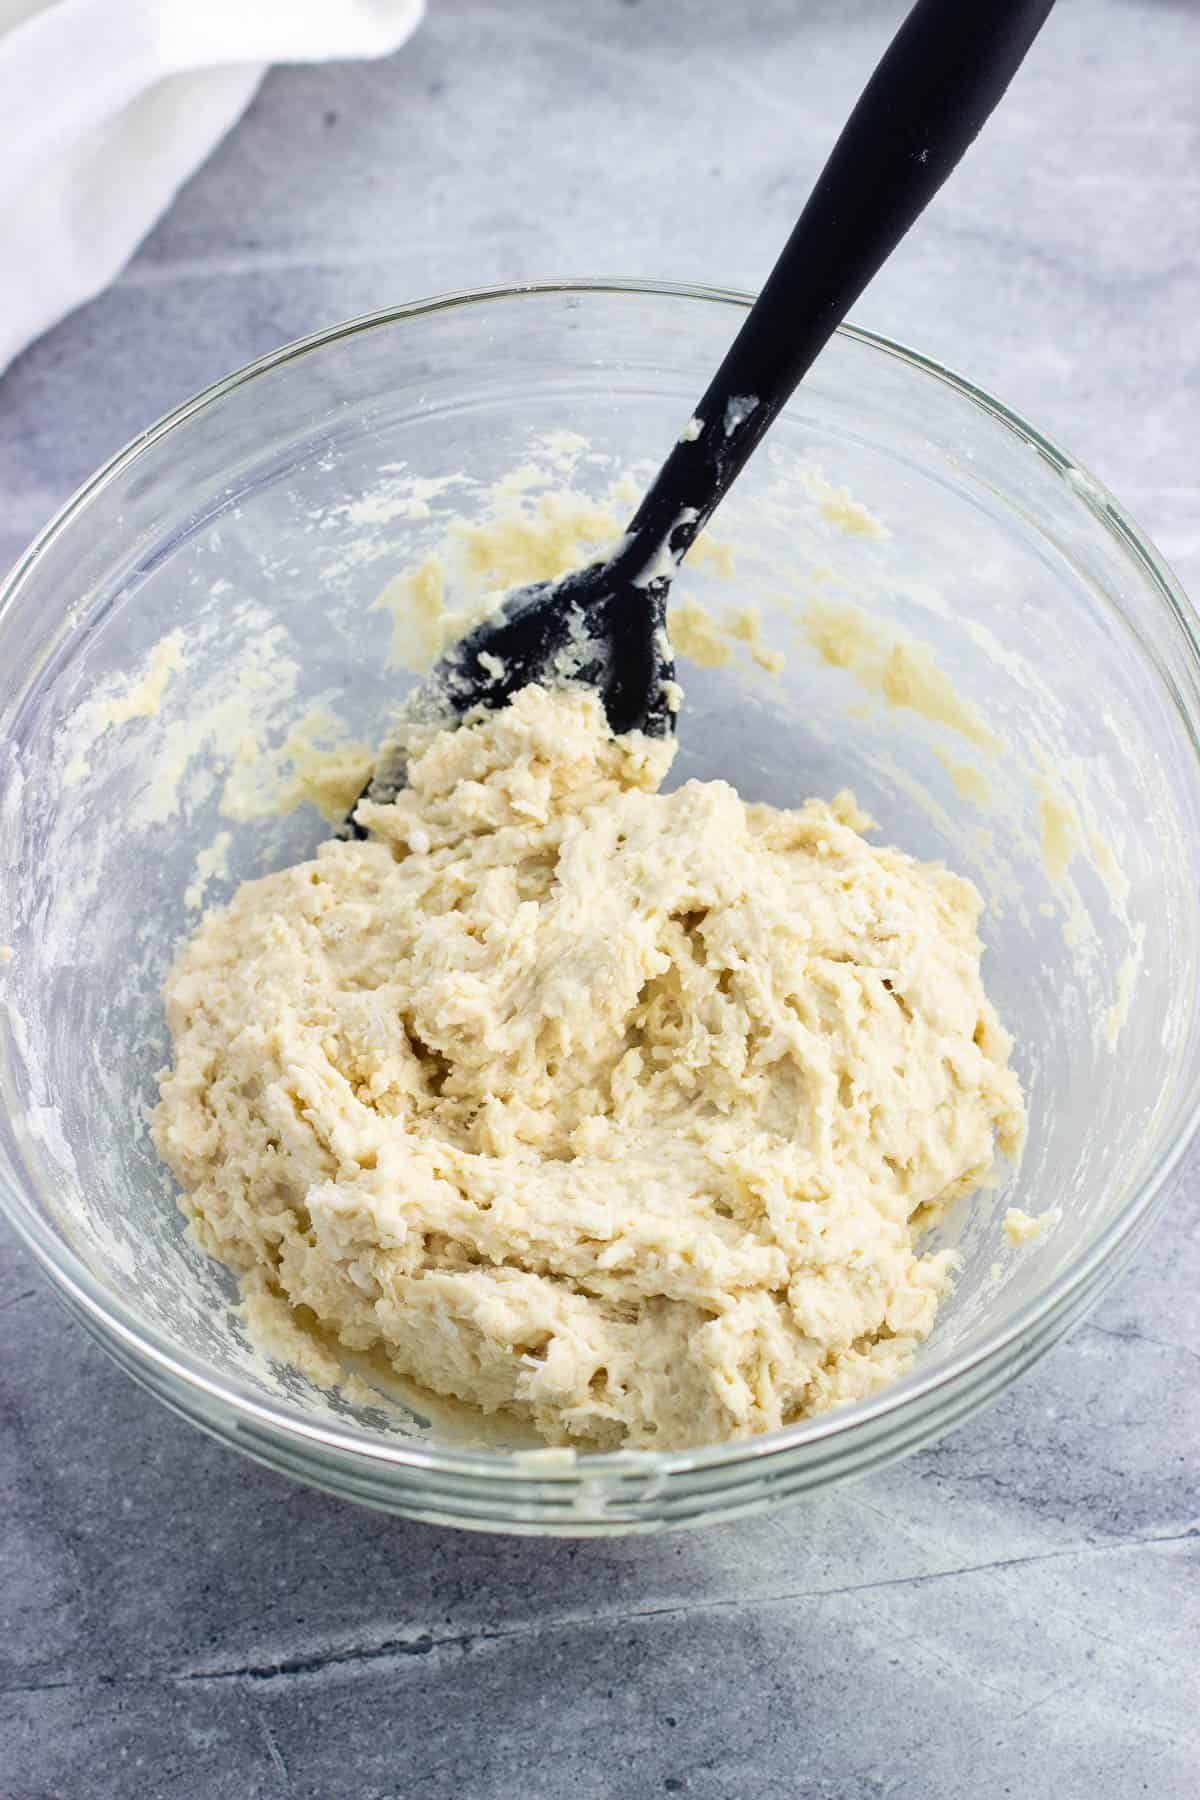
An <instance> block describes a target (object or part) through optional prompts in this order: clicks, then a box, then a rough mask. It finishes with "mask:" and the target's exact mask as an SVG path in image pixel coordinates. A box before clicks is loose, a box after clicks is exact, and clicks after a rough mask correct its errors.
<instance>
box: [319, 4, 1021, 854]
mask: <svg viewBox="0 0 1200 1800" xmlns="http://www.w3.org/2000/svg"><path fill="white" fill-rule="evenodd" d="M1052 4H1053V0H917V5H916V6H914V7H913V9H912V11H911V12H910V13H909V15H908V17H907V19H906V20H905V21H904V24H903V25H902V26H901V27H900V30H899V32H898V33H897V34H896V37H895V38H894V40H893V41H892V44H891V46H890V47H889V49H888V51H887V53H886V54H885V56H884V58H883V60H882V62H881V63H880V64H879V67H878V68H877V69H876V70H875V73H874V74H873V75H872V77H871V79H870V81H869V82H868V83H867V86H866V89H865V90H864V92H863V95H862V98H861V99H860V100H859V102H858V105H857V106H856V107H855V108H854V111H853V112H852V113H851V115H850V118H849V120H848V122H847V124H846V127H845V130H844V131H843V132H842V135H841V137H840V138H839V139H838V141H837V143H836V145H835V146H834V150H833V154H832V155H831V157H830V158H829V161H828V162H827V163H826V165H825V168H824V170H823V172H822V174H821V177H820V180H819V181H818V182H817V185H816V187H815V189H814V190H813V194H812V197H811V199H810V200H809V202H808V205H807V206H806V207H805V209H804V211H803V213H802V214H801V215H800V219H799V221H798V223H797V225H796V228H795V230H794V231H793V232H792V235H791V237H790V238H789V239H788V241H787V244H786V245H785V247H784V251H783V254H782V256H781V257H780V258H779V261H778V262H777V263H776V264H775V267H774V269H773V270H772V271H771V274H770V277H769V279H768V281H767V284H766V286H765V287H764V288H763V290H762V292H761V293H760V295H759V297H758V299H757V300H756V301H755V303H754V306H753V307H752V308H751V310H750V312H749V314H748V315H747V317H746V322H745V324H744V325H743V326H742V328H741V330H740V331H739V333H738V335H737V337H736V338H735V340H734V342H733V345H732V347H731V349H730V351H729V353H728V355H727V356H726V358H725V360H724V362H723V363H722V364H721V367H720V368H719V369H718V370H717V373H716V375H715V376H714V377H713V380H712V382H711V383H710V385H709V387H708V390H707V392H706V393H705V394H704V397H703V398H702V399H701V400H700V402H699V404H698V405H697V407H696V410H695V414H694V416H693V418H692V419H691V421H690V422H689V423H688V424H687V425H686V426H685V428H684V430H683V432H682V435H681V436H680V438H679V440H678V442H677V443H676V444H675V445H674V447H673V448H672V450H671V452H670V455H669V456H668V457H667V459H666V461H665V462H664V464H663V466H662V468H661V470H660V471H659V474H658V476H657V478H656V479H655V481H654V482H653V484H652V486H651V487H650V489H649V491H648V493H647V494H646V497H645V499H644V500H643V501H642V503H641V505H640V506H639V507H638V510H637V512H636V513H635V515H634V517H633V520H632V522H631V524H630V526H629V529H628V531H627V532H626V533H625V536H624V537H623V538H622V539H621V540H620V542H619V543H618V544H617V545H616V547H615V548H614V550H613V551H612V553H611V555H610V556H609V557H608V558H607V559H606V560H605V561H603V562H597V563H592V564H591V565H589V567H587V568H584V569H579V570H577V571H575V572H574V573H573V574H570V575H564V576H562V577H561V578H560V579H559V580H557V581H548V582H547V581H543V582H538V583H536V584H534V585H533V586H531V587H525V588H519V589H517V590H515V591H514V592H511V593H509V594H508V595H507V597H505V598H504V599H503V601H502V602H501V604H500V605H499V606H498V608H497V610H496V611H495V612H494V613H492V614H491V615H490V616H489V617H488V618H487V619H485V620H484V621H483V623H482V624H480V625H478V626H476V627H475V629H474V630H472V631H471V632H469V633H468V634H467V635H466V636H465V637H464V638H462V639H460V640H459V642H458V643H456V644H453V645H452V646H451V647H450V649H448V650H447V651H446V652H445V653H444V655H443V656H442V657H441V659H440V661H439V662H438V663H437V664H436V665H435V666H434V668H433V669H432V670H431V671H430V673H429V675H428V676H427V677H426V679H425V680H424V681H423V682H422V683H421V685H420V687H419V688H418V689H417V690H416V692H415V693H414V694H413V695H411V696H410V697H409V699H408V700H407V701H406V703H405V709H404V715H403V718H404V720H407V721H420V722H422V723H429V722H438V723H446V724H451V723H453V722H454V721H455V719H456V718H461V717H462V715H463V714H464V713H466V712H469V711H470V710H471V708H473V707H476V706H484V707H499V706H503V705H504V703H505V702H506V701H507V700H508V699H509V697H510V696H511V695H512V694H514V693H516V692H517V690H518V689H520V688H522V687H525V686H526V685H527V684H528V683H529V682H532V681H538V682H543V683H553V682H555V681H561V680H563V679H567V678H569V679H572V680H575V681H582V682H587V683H589V684H590V685H592V686H594V687H595V688H596V689H597V690H598V692H599V693H600V695H601V696H602V698H603V701H604V707H605V711H606V713H607V715H608V719H609V722H610V724H611V725H612V727H613V729H614V731H618V732H620V731H631V730H634V729H640V730H642V731H646V732H649V733H652V734H655V735H659V736H662V735H665V734H666V733H668V732H670V731H671V730H672V729H673V727H674V710H673V704H672V702H673V698H674V692H675V690H674V688H673V684H672V676H673V669H674V665H673V663H672V660H671V651H670V645H669V643H668V641H667V636H666V629H665V619H666V598H667V590H668V588H669V586H670V582H671V576H672V575H673V573H674V571H675V569H676V568H677V567H678V566H679V564H680V562H682V560H683V558H684V557H685V556H686V555H687V553H688V550H689V549H690V548H691V545H692V543H693V541H694V540H695V537H696V535H697V533H698V532H699V531H700V530H701V529H702V528H703V526H704V525H705V524H706V523H707V521H708V519H709V518H710V517H711V515H712V513H713V511H714V509H715V508H716V506H717V505H718V504H719V503H720V501H721V500H722V498H723V497H724V495H725V494H726V493H727V492H728V491H729V488H730V487H731V486H732V485H733V482H734V481H735V480H736V478H737V476H738V474H739V473H740V471H741V469H742V468H743V466H744V464H745V462H746V460H747V458H748V457H749V456H750V455H751V453H752V452H753V450H754V448H755V446H756V445H757V444H758V442H759V440H760V439H761V438H762V436H763V433H764V432H765V431H766V430H767V428H768V426H769V425H770V424H771V422H772V420H773V419H774V418H775V416H776V414H777V413H778V412H779V411H780V410H781V408H782V407H783V406H784V405H785V404H786V402H787V400H788V399H789V397H790V396H791V394H792V392H793V390H794V389H795V387H796V384H797V383H798V382H799V380H800V379H801V377H802V376H803V375H804V374H805V373H806V371H807V370H808V369H809V368H810V367H811V365H812V363H813V361H814V360H815V358H816V356H817V354H818V353H819V351H820V350H821V348H822V346H823V345H824V344H825V343H826V342H827V340H828V339H829V337H830V336H831V334H832V333H833V331H834V329H835V327H836V326H837V325H839V324H840V323H841V321H842V319H843V318H845V316H846V313H847V311H848V310H849V308H850V307H851V306H852V305H853V304H854V302H855V301H856V300H857V299H858V296H859V295H860V294H861V293H862V291H863V289H864V288H865V287H866V285H867V283H868V282H869V281H870V279H871V277H872V276H873V275H874V274H875V273H876V272H877V271H878V270H879V269H880V267H881V266H882V265H883V263H884V262H885V261H886V260H887V258H888V257H889V256H890V255H891V253H892V251H893V250H894V249H895V247H896V245H897V244H898V243H899V242H900V239H901V238H902V237H903V236H904V234H905V232H906V231H907V230H908V229H909V227H910V225H912V224H913V223H914V221H915V220H916V219H917V218H918V217H919V216H920V214H921V213H922V212H923V210H924V208H925V207H926V206H927V205H928V203H929V201H930V200H931V199H932V198H933V196H934V194H936V193H937V191H938V189H939V188H940V187H941V185H942V183H943V182H944V181H945V179H946V177H947V176H948V175H949V173H950V171H951V170H952V169H953V168H954V166H955V164H956V163H957V162H958V160H959V158H960V157H961V156H962V154H963V152H964V151H965V150H966V148H967V146H968V145H969V144H970V143H971V141H972V140H973V139H974V137H975V136H976V134H977V133H978V131H979V130H980V128H981V126H982V125H983V123H984V121H985V120H986V119H987V117H988V115H989V114H990V113H991V111H992V109H993V107H994V106H995V105H996V103H997V101H998V100H999V99H1000V96H1001V95H1002V94H1003V93H1004V90H1005V89H1006V88H1007V86H1008V84H1009V82H1010V81H1011V79H1012V77H1013V75H1014V74H1015V73H1016V71H1017V69H1018V67H1019V66H1020V63H1021V60H1022V58H1023V57H1024V55H1025V52H1026V51H1027V50H1028V48H1029V46H1030V44H1031V43H1032V42H1033V40H1034V38H1035V37H1036V35H1037V33H1038V31H1039V30H1040V28H1041V26H1042V24H1043V23H1044V21H1045V19H1046V16H1047V14H1048V13H1049V11H1050V8H1051V6H1052ZM405 738H406V733H405V729H404V724H403V722H402V723H401V725H400V726H399V728H398V729H397V731H396V733H395V737H394V739H393V740H391V741H389V743H388V744H386V745H385V746H384V747H383V749H382V750H381V752H380V756H379V760H378V762H377V764H376V768H375V772H374V774H373V776H372V778H371V781H370V782H369V784H368V786H367V788H366V790H365V792H366V796H367V797H369V798H370V799H372V800H378V801H388V800H391V799H394V798H395V795H396V793H397V792H398V791H399V789H400V788H402V787H403V786H404V782H405V767H406V752H405ZM351 829H352V830H356V831H359V830H360V829H361V828H359V827H357V826H354V825H352V826H351Z"/></svg>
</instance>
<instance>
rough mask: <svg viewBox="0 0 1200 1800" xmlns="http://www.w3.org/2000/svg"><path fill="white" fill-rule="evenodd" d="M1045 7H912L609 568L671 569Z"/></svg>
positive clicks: (996, 90)
mask: <svg viewBox="0 0 1200 1800" xmlns="http://www.w3.org/2000/svg"><path fill="white" fill-rule="evenodd" d="M1052 5H1053V0H917V4H916V5H915V6H914V7H913V9H912V11H911V12H910V13H909V15H908V17H907V19H906V20H905V21H904V24H903V25H902V26H901V27H900V30H899V31H898V32H897V34H896V36H895V38H894V39H893V40H892V43H891V45H890V47H889V48H888V50H887V52H886V53H885V55H884V57H883V60H882V62H881V63H880V64H879V67H878V68H877V69H876V70H875V73H874V74H873V75H872V77H871V79H870V81H869V82H868V83H867V86H866V88H865V89H864V91H863V94H862V97H861V99H860V100H859V102H858V104H857V106H856V107H855V108H854V111H853V112H852V113H851V115H850V118H849V120H848V121H847V123H846V126H845V129H844V130H843V132H842V134H841V136H840V137H839V139H838V141H837V143H836V144H835V146H834V149H833V153H832V155H831V156H830V158H829V161H828V162H827V163H826V165H825V168H824V170H823V171H822V173H821V176H820V179H819V180H818V182H817V185H816V187H815V188H814V190H813V193H812V196H811V198H810V199H809V201H808V204H807V205H806V206H805V208H804V211H803V212H802V213H801V215H800V218H799V221H798V222H797V224H796V228H795V230H794V231H793V232H792V235H791V237H790V238H789V239H788V241H787V243H786V245H785V246H784V250H783V254H782V255H781V256H780V258H779V261H778V262H777V263H776V264H775V267H774V269H773V270H772V271H771V274H770V276H769V277H768V279H767V283H766V285H765V287H764V288H763V290H762V292H761V293H760V294H759V297H758V299H757V300H756V301H755V303H754V306H753V307H752V309H751V311H750V313H749V315H748V317H747V319H746V322H745V324H744V325H743V326H742V329H741V331H740V332H739V333H738V335H737V337H736V339H735V340H734V342H733V345H732V347H731V349H730V351H729V354H728V355H727V356H726V358H725V360H724V362H723V363H722V364H721V367H720V369H719V370H718V371H717V374H716V377H715V378H714V380H713V381H712V383H711V385H710V386H709V388H708V391H707V392H706V394H705V395H704V397H703V399H702V400H701V401H700V403H699V405H698V406H697V408H696V413H695V417H694V419H693V421H692V424H691V425H690V426H689V427H688V428H687V429H686V430H685V433H684V435H683V436H682V437H681V438H680V440H679V442H678V443H677V444H676V445H675V447H674V449H673V450H672V452H671V454H670V456H669V457H668V459H667V461H666V463H665V464H664V465H663V468H662V471H661V473H660V475H659V477H658V479H657V480H656V481H655V483H654V485H653V487H652V488H651V489H650V491H649V492H648V493H647V495H646V497H645V499H644V500H643V502H642V505H641V507H640V508H639V510H638V512H637V515H636V517H635V518H634V520H633V523H632V525H631V527H630V531H629V534H628V537H627V538H626V541H625V548H624V549H623V551H622V553H621V559H620V560H621V564H622V566H623V567H624V568H625V570H626V571H627V572H631V573H632V572H634V570H635V565H636V566H637V567H640V568H645V567H647V566H649V565H650V564H652V563H653V561H654V559H655V557H656V556H658V555H659V554H660V553H661V551H662V549H663V547H664V546H666V547H667V548H668V549H669V550H670V552H671V554H672V556H673V557H674V559H675V560H676V561H678V560H679V559H680V558H681V557H682V556H684V555H686V553H687V550H688V549H689V547H690V546H691V543H692V540H693V539H694V538H695V536H696V534H697V532H698V531H699V530H700V529H701V527H702V526H703V525H704V524H705V522H706V521H707V519H708V518H709V517H710V515H711V513H712V511H713V509H714V508H715V507H716V505H717V504H718V502H719V501H720V500H721V499H722V497H723V496H724V495H725V493H726V492H727V491H728V489H729V487H730V486H731V484H732V483H733V481H734V480H735V479H736V477H737V475H738V473H739V472H740V470H741V469H742V466H743V465H744V463H745V462H746V459H747V457H749V455H750V454H751V452H752V451H753V449H754V447H755V445H756V444H757V443H758V441H759V439H760V438H761V437H762V435H763V433H764V432H765V431H766V430H767V428H768V426H769V425H770V424H771V422H772V420H773V419H774V418H775V416H776V414H777V413H778V412H779V411H780V409H781V408H782V407H783V406H784V405H785V403H786V402H787V400H788V399H789V398H790V396H791V394H792V392H793V390H794V389H795V387H796V384H797V383H798V382H799V380H800V378H801V376H802V375H804V374H805V373H806V371H807V370H808V369H809V368H810V367H811V365H812V363H813V361H814V360H815V358H816V356H817V355H818V353H819V351H820V350H821V349H822V348H823V347H824V345H825V344H826V342H827V341H828V339H829V338H830V336H831V335H832V333H833V331H834V330H835V328H836V327H837V326H838V325H839V324H840V323H841V321H842V320H843V319H844V318H845V316H846V313H847V312H848V310H849V309H850V307H851V306H853V304H854V302H855V301H856V300H857V299H858V297H859V295H860V294H861V293H862V291H863V289H864V288H865V287H866V285H867V283H868V282H869V281H870V279H871V277H872V276H873V275H874V274H876V272H877V271H878V270H879V269H880V268H881V267H882V265H883V264H884V263H885V262H886V261H887V259H888V257H889V256H890V255H891V253H892V251H893V250H894V249H895V247H896V245H897V244H898V243H899V242H900V240H901V238H902V237H903V236H904V234H905V232H906V231H907V230H908V229H909V227H910V226H911V225H912V224H913V223H914V222H915V221H916V219H918V218H919V217H920V215H921V213H922V212H923V211H924V209H925V207H926V206H927V205H928V204H929V202H930V200H932V198H933V196H934V195H935V194H936V193H937V191H938V189H939V188H940V187H941V185H942V183H943V182H944V181H945V179H946V177H947V176H948V175H949V174H950V171H951V170H952V169H953V168H954V167H955V165H956V163H957V162H958V160H959V158H960V157H961V156H962V154H963V152H964V151H965V150H966V149H967V147H968V145H969V144H970V143H971V142H972V141H973V139H974V138H975V136H976V135H977V133H978V132H979V130H980V128H981V127H982V126H983V124H984V122H985V121H986V120H987V118H988V116H989V115H990V113H991V111H992V109H993V107H994V106H995V105H996V103H997V102H998V101H999V99H1000V97H1001V95H1002V94H1003V93H1004V91H1005V89H1006V88H1007V86H1008V84H1009V82H1010V81H1011V80H1012V78H1013V76H1014V75H1015V74H1016V71H1017V69H1018V68H1019V67H1020V64H1021V61H1022V58H1023V57H1024V55H1025V53H1026V51H1027V50H1028V49H1029V46H1030V45H1031V44H1032V42H1033V40H1034V38H1035V37H1036V36H1037V34H1038V31H1039V30H1040V29H1041V27H1042V25H1043V23H1044V22H1045V19H1046V16H1047V14H1048V13H1049V11H1050V8H1051V6H1052Z"/></svg>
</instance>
